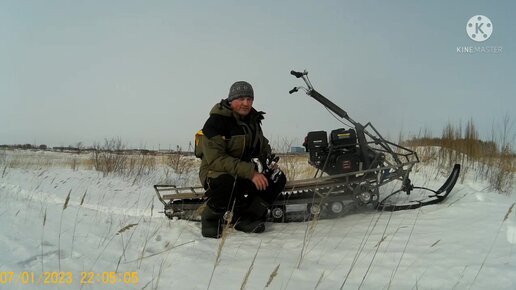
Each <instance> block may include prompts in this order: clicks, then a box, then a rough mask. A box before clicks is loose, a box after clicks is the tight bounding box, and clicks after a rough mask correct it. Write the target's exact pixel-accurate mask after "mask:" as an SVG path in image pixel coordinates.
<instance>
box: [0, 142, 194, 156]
mask: <svg viewBox="0 0 516 290" xmlns="http://www.w3.org/2000/svg"><path fill="white" fill-rule="evenodd" d="M0 149H11V150H14V149H18V150H44V151H54V152H69V153H88V152H98V151H110V152H114V153H118V154H124V155H125V154H127V155H132V154H143V155H161V154H176V153H181V154H182V155H193V152H185V151H175V150H159V151H157V150H148V149H107V148H98V147H74V146H66V147H62V146H56V147H49V146H47V145H45V144H41V145H32V144H14V145H7V144H3V145H0Z"/></svg>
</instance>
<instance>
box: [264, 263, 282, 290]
mask: <svg viewBox="0 0 516 290" xmlns="http://www.w3.org/2000/svg"><path fill="white" fill-rule="evenodd" d="M280 265H281V264H278V266H276V268H274V270H273V271H272V272H271V274H270V275H269V280H268V281H267V284H265V287H264V288H268V287H269V286H270V285H271V283H272V281H273V280H274V277H276V276H277V275H278V270H279V267H280Z"/></svg>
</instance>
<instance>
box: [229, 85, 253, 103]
mask: <svg viewBox="0 0 516 290" xmlns="http://www.w3.org/2000/svg"><path fill="white" fill-rule="evenodd" d="M241 97H251V98H253V99H254V91H253V87H252V86H251V84H250V83H248V82H245V81H238V82H235V83H234V84H232V85H231V88H229V94H228V98H227V100H228V101H229V102H231V101H233V100H234V99H238V98H241Z"/></svg>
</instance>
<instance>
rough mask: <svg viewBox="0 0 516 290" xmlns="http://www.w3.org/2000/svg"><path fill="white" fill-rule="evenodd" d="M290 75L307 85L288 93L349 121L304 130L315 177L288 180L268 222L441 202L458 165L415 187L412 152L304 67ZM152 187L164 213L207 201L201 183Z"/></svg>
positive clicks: (185, 215)
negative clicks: (322, 88)
mask: <svg viewBox="0 0 516 290" xmlns="http://www.w3.org/2000/svg"><path fill="white" fill-rule="evenodd" d="M290 73H291V74H292V75H293V76H295V77H296V78H301V79H302V80H303V81H304V82H305V84H306V87H303V86H300V87H295V88H293V89H292V90H290V92H289V93H290V94H292V93H295V92H297V91H299V90H303V91H305V92H306V94H307V95H309V96H310V97H312V98H314V99H315V100H316V101H318V102H319V103H321V104H322V105H323V106H324V107H326V108H327V109H328V110H329V111H331V112H333V113H334V114H335V115H337V116H338V117H340V118H341V119H344V120H347V121H348V122H349V123H350V125H348V127H349V128H347V129H346V128H339V129H335V130H333V131H331V132H330V134H327V132H326V131H312V132H308V134H307V136H306V138H305V142H304V144H303V145H304V147H305V149H306V152H308V162H309V164H310V165H312V166H314V167H315V168H316V169H317V171H316V173H315V176H314V177H313V178H310V179H302V180H290V181H288V182H287V184H286V186H285V189H284V190H283V192H282V193H281V194H280V196H279V197H278V199H277V200H276V201H275V202H274V203H273V204H272V205H271V207H270V208H269V213H268V220H270V221H274V222H286V221H304V220H308V219H311V218H313V217H315V216H317V217H318V218H332V217H337V216H341V215H342V214H343V213H344V212H345V208H346V207H347V206H348V205H349V204H350V203H351V204H353V205H354V206H358V207H367V208H374V209H378V210H383V211H397V210H405V209H414V208H419V207H422V206H426V205H430V204H435V203H439V202H442V201H443V200H444V199H446V197H447V196H448V195H449V194H450V192H451V190H452V189H453V187H454V186H455V183H456V182H457V179H458V177H459V173H460V165H459V164H455V166H454V167H453V170H452V171H451V173H450V175H449V177H448V178H447V180H446V181H445V182H444V184H443V185H442V186H441V187H440V188H439V189H437V190H432V189H429V188H426V187H420V186H414V185H413V184H412V182H411V180H410V178H409V174H410V173H411V171H412V169H413V167H414V165H415V164H417V163H418V162H420V160H419V158H418V155H417V153H416V152H415V151H413V150H411V149H408V148H406V147H404V146H401V145H398V144H395V143H392V142H390V141H387V140H386V139H384V138H383V137H382V136H381V135H380V133H379V132H378V131H377V130H376V129H375V127H374V126H373V125H372V124H371V123H367V124H366V125H362V124H360V123H358V122H356V121H354V120H353V119H352V118H350V117H349V115H348V114H347V113H346V112H345V111H344V110H343V109H342V108H340V107H339V106H337V105H336V104H334V103H333V102H332V101H330V100H328V99H327V98H326V97H324V96H323V95H321V94H320V93H319V92H317V91H316V90H315V89H314V88H313V86H312V84H311V82H310V80H309V79H308V72H307V71H306V70H305V71H304V72H296V71H291V72H290ZM343 124H344V122H343ZM393 181H398V183H400V185H399V189H398V190H395V191H392V192H390V193H387V194H385V196H382V197H381V196H380V188H381V187H382V186H384V185H386V184H388V183H391V182H393ZM154 189H155V191H156V194H157V197H158V199H159V200H160V201H161V202H162V203H163V205H164V213H165V215H166V216H167V217H169V218H180V219H186V220H199V219H200V210H199V208H200V207H201V205H202V204H203V203H204V202H205V201H206V196H205V194H204V192H205V189H204V188H203V187H201V186H197V187H177V186H175V185H154ZM416 192H417V194H416ZM400 196H404V197H403V198H400Z"/></svg>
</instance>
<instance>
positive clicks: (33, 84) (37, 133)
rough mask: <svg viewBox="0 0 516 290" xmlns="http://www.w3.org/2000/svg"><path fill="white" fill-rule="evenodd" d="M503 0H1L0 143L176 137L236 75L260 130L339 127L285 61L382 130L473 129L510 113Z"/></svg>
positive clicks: (510, 7) (509, 11) (154, 143)
mask: <svg viewBox="0 0 516 290" xmlns="http://www.w3.org/2000/svg"><path fill="white" fill-rule="evenodd" d="M514 3H515V2H514V1H508V0H507V1H351V2H349V1H253V2H251V1H127V0H124V1H104V0H102V1H70V0H66V1H51V0H50V1H1V2H0V144H20V143H23V144H24V143H30V144H36V145H39V144H47V145H49V146H68V145H73V144H76V143H77V142H82V143H83V144H85V145H91V144H93V143H94V142H102V141H103V140H104V139H105V138H113V137H120V138H121V139H122V140H123V141H124V142H125V143H126V144H127V145H128V146H130V147H145V148H147V149H158V147H159V148H161V149H164V148H166V149H168V148H175V146H176V145H181V146H183V147H187V146H188V143H189V141H191V140H193V136H194V134H195V132H196V131H197V130H198V129H199V128H201V127H202V125H203V124H204V121H205V120H206V118H207V117H208V112H209V110H210V109H211V107H212V106H213V105H214V104H215V103H216V102H218V101H220V99H222V98H226V96H227V93H228V90H229V87H230V85H231V84H232V83H233V82H234V81H237V80H246V81H248V82H250V83H251V84H252V85H253V87H254V90H255V103H254V106H255V108H257V109H258V110H263V111H265V112H267V114H266V119H265V121H264V125H263V126H264V131H265V133H266V135H267V136H268V137H269V138H270V139H271V140H272V141H273V142H277V140H281V139H282V138H286V139H287V140H296V142H295V143H298V144H297V145H300V144H301V143H302V139H304V136H305V135H306V133H307V132H308V131H310V130H327V131H331V130H332V129H335V128H339V127H342V125H341V124H340V123H339V122H338V121H337V120H335V119H334V118H333V117H332V116H331V115H330V114H329V113H328V112H327V111H326V110H325V109H324V108H323V107H322V106H321V105H319V104H318V103H317V102H316V101H315V100H313V99H311V98H310V97H308V96H307V95H305V94H304V93H297V94H293V95H289V94H288V91H289V90H290V89H292V88H293V87H294V86H297V85H301V82H300V81H299V80H297V79H295V78H294V77H292V76H291V75H290V74H289V72H290V70H291V69H296V70H303V69H307V70H308V71H309V76H310V79H311V81H312V84H313V85H314V87H315V88H316V89H317V90H318V91H319V92H321V93H322V94H323V95H325V96H326V97H328V98H329V99H331V100H333V101H334V102H335V103H336V104H338V105H339V106H341V107H342V108H343V109H344V110H346V111H347V112H348V114H349V115H350V116H351V117H352V118H353V119H354V120H356V121H358V122H362V123H367V122H369V121H370V122H372V123H373V124H374V125H375V126H376V127H377V128H378V129H379V130H380V132H382V133H383V134H384V135H386V136H389V137H390V138H391V139H394V140H397V137H398V134H399V132H400V131H402V132H403V134H405V135H408V134H417V133H418V132H419V131H420V130H425V129H426V130H429V131H431V132H432V133H433V134H434V135H440V134H441V131H442V129H443V127H444V126H445V125H446V123H448V122H451V123H452V124H458V123H459V122H463V123H464V122H466V121H467V120H468V119H470V118H472V119H473V120H474V122H475V123H476V125H477V127H478V128H479V131H480V133H481V134H482V135H483V136H485V137H486V138H487V137H488V136H489V135H490V132H491V128H492V126H493V124H494V125H495V126H497V124H499V123H501V121H502V119H503V116H505V115H508V116H509V117H510V118H511V120H512V121H513V122H514V121H515V119H516V30H515V27H516V15H515V14H514V13H515V11H516V5H515V4H514ZM475 15H485V16H487V17H488V18H489V19H490V20H491V23H492V28H493V31H492V34H491V36H490V38H489V39H488V40H486V41H484V42H476V41H473V40H472V39H471V38H470V37H469V36H468V34H467V31H466V26H467V23H468V20H469V19H470V18H471V17H472V16H475ZM480 28H481V29H483V30H485V29H486V26H481V27H480ZM483 30H482V31H483ZM470 46H472V47H475V48H478V47H483V48H484V49H487V50H489V52H482V51H480V52H474V53H467V52H463V51H458V50H460V49H462V48H463V47H470ZM493 48H495V49H496V52H493ZM500 50H501V51H500ZM514 128H515V127H514V126H513V127H512V129H511V130H512V132H513V133H514V130H515V129H514Z"/></svg>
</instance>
